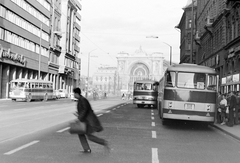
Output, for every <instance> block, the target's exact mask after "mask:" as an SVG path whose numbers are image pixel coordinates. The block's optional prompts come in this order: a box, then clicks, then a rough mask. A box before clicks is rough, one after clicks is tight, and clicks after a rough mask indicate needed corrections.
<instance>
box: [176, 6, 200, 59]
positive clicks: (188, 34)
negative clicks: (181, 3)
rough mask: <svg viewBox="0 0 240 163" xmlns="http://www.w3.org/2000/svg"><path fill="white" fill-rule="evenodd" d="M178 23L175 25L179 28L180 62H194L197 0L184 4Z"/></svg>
mask: <svg viewBox="0 0 240 163" xmlns="http://www.w3.org/2000/svg"><path fill="white" fill-rule="evenodd" d="M183 10H184V12H183V15H182V17H181V20H180V22H179V24H178V25H177V26H176V27H177V28H179V29H180V30H181V36H180V63H196V42H195V41H193V40H194V36H195V30H196V22H195V21H192V20H195V17H196V10H197V2H196V1H195V2H194V5H192V3H190V4H188V5H186V6H185V7H184V8H183Z"/></svg>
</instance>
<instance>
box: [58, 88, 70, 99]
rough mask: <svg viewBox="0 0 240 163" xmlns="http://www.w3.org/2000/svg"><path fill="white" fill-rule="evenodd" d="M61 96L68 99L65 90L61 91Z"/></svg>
mask: <svg viewBox="0 0 240 163" xmlns="http://www.w3.org/2000/svg"><path fill="white" fill-rule="evenodd" d="M58 91H59V94H60V97H61V98H67V97H68V93H67V91H66V90H65V89H59V90H58Z"/></svg>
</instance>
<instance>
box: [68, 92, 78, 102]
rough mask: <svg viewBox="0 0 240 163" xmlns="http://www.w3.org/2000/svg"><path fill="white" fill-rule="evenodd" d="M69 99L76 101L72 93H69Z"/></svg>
mask: <svg viewBox="0 0 240 163" xmlns="http://www.w3.org/2000/svg"><path fill="white" fill-rule="evenodd" d="M70 99H71V100H72V101H77V100H78V99H76V98H75V97H74V93H70Z"/></svg>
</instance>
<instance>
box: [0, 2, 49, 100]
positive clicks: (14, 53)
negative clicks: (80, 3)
mask: <svg viewBox="0 0 240 163" xmlns="http://www.w3.org/2000/svg"><path fill="white" fill-rule="evenodd" d="M0 4H1V5H0V98H6V97H8V92H9V85H8V83H9V81H11V80H12V79H17V78H28V79H37V78H40V79H44V80H47V78H48V58H49V57H48V56H49V38H50V29H51V23H50V16H51V15H50V14H51V4H50V2H49V1H48V0H28V1H25V0H0ZM40 47H41V48H40ZM40 53H41V55H40ZM39 66H40V68H39Z"/></svg>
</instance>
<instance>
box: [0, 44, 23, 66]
mask: <svg viewBox="0 0 240 163" xmlns="http://www.w3.org/2000/svg"><path fill="white" fill-rule="evenodd" d="M2 58H7V59H10V60H12V61H15V62H19V63H21V64H23V65H25V64H26V62H27V61H26V58H25V57H24V56H23V55H21V54H17V53H11V51H10V49H8V50H4V49H3V47H2V46H1V45H0V59H2Z"/></svg>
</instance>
